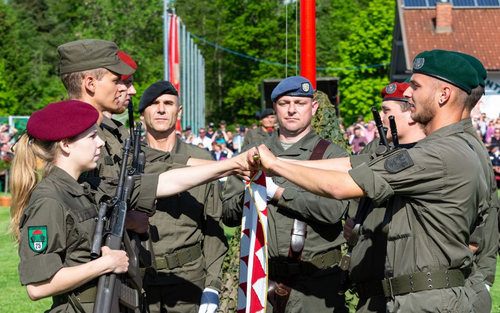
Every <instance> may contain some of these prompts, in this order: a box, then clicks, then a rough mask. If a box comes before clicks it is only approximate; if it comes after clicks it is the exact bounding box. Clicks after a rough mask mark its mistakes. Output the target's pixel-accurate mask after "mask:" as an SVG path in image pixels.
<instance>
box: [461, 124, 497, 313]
mask: <svg viewBox="0 0 500 313" xmlns="http://www.w3.org/2000/svg"><path fill="white" fill-rule="evenodd" d="M462 125H463V126H464V132H465V135H466V136H467V139H468V140H469V141H470V143H471V144H472V145H473V146H474V151H475V152H476V153H477V156H478V160H479V162H480V163H481V168H482V171H483V173H484V177H485V179H486V180H485V182H486V186H487V187H488V189H487V190H486V193H487V194H486V198H487V202H486V204H487V205H485V206H484V207H483V210H482V212H480V213H479V215H480V216H479V219H478V221H477V222H476V225H477V226H476V228H475V230H474V232H473V233H472V234H471V238H470V242H471V243H474V244H477V245H478V246H479V247H478V250H477V251H476V253H475V254H474V256H473V260H474V267H475V271H474V274H473V275H471V277H469V279H468V280H467V282H468V283H469V284H470V285H471V288H473V289H474V290H475V291H476V293H477V296H478V299H477V300H476V302H474V311H475V312H476V313H483V312H485V313H489V312H491V296H490V293H489V291H488V290H487V289H486V286H485V284H488V285H490V286H491V285H493V283H494V281H495V271H496V265H497V253H498V252H497V251H498V250H497V243H498V240H499V238H498V237H499V236H498V194H497V183H496V180H495V174H494V172H493V166H492V165H491V159H490V156H489V154H488V152H487V150H486V147H485V146H484V144H483V142H482V141H481V139H479V137H478V136H477V132H476V129H474V127H473V126H472V120H471V118H465V119H463V120H462Z"/></svg>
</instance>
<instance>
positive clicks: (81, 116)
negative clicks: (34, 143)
mask: <svg viewBox="0 0 500 313" xmlns="http://www.w3.org/2000/svg"><path fill="white" fill-rule="evenodd" d="M98 118H99V112H97V110H96V109H95V108H94V107H93V106H91V105H90V104H88V103H86V102H82V101H78V100H67V101H62V102H56V103H51V104H49V105H48V106H46V107H45V108H44V109H42V110H38V111H36V112H35V113H33V114H32V115H31V117H30V118H29V120H28V124H27V125H26V130H27V131H28V134H29V135H30V136H32V137H35V138H38V139H42V140H48V141H57V140H61V139H64V138H72V137H75V136H77V135H79V134H81V133H83V132H84V131H86V130H87V129H89V128H90V127H91V126H92V125H94V124H95V123H96V122H97V119H98Z"/></svg>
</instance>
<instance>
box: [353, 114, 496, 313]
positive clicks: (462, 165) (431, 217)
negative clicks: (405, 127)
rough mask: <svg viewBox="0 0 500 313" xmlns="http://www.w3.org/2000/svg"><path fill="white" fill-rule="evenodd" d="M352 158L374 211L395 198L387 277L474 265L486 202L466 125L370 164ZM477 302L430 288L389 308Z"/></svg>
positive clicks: (462, 290)
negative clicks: (474, 237)
mask: <svg viewBox="0 0 500 313" xmlns="http://www.w3.org/2000/svg"><path fill="white" fill-rule="evenodd" d="M354 160H355V159H354V158H351V163H352V166H353V169H352V170H350V171H349V174H350V175H351V177H352V178H353V179H354V181H355V182H356V183H357V184H358V185H359V186H360V187H361V189H363V191H364V192H365V193H366V194H367V196H368V197H369V198H371V199H372V200H373V202H374V205H375V206H379V205H381V204H382V203H384V202H385V201H386V200H388V199H390V198H391V197H393V196H394V198H393V200H392V201H393V203H392V204H391V206H390V207H391V208H392V220H391V222H390V223H389V231H388V234H387V241H388V242H387V258H386V262H385V272H384V274H385V277H386V278H390V277H399V276H405V275H411V274H413V273H417V272H424V273H425V272H428V271H435V270H441V271H445V270H448V269H462V270H465V269H467V268H469V267H470V266H471V265H472V253H471V251H470V249H469V247H468V244H469V234H470V231H471V229H473V227H474V224H475V221H476V218H477V215H478V208H480V209H481V208H482V207H483V205H484V201H485V198H484V195H485V191H486V185H485V183H484V179H483V177H482V176H483V175H482V170H481V166H480V164H479V161H478V160H477V155H476V153H475V152H474V150H473V149H472V146H470V143H468V141H467V140H466V139H465V137H464V134H463V126H462V124H461V123H453V124H451V125H448V126H445V127H442V128H440V129H439V130H437V131H435V132H433V133H432V134H430V135H428V136H427V137H426V138H424V139H422V140H421V141H419V142H418V143H417V145H415V147H413V148H412V149H409V150H405V149H399V150H395V151H393V152H390V153H388V154H387V155H384V156H381V157H378V158H376V159H375V160H373V161H371V162H370V163H369V164H366V163H361V164H356V162H355V161H354ZM402 160H406V161H404V162H401V161H402ZM478 173H479V174H478ZM475 299H476V295H475V293H474V292H473V291H472V290H471V289H470V288H467V287H453V288H448V289H435V290H426V291H420V292H415V293H408V294H404V295H396V296H394V297H392V298H388V303H387V311H389V312H407V311H415V312H416V311H419V312H422V311H429V312H450V311H451V312H470V311H471V310H472V306H471V303H473V302H474V301H475Z"/></svg>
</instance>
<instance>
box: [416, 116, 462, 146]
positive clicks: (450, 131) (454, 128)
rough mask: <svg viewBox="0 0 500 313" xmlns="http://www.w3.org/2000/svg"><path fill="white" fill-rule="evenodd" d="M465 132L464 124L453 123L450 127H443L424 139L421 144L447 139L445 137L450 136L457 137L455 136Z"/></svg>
mask: <svg viewBox="0 0 500 313" xmlns="http://www.w3.org/2000/svg"><path fill="white" fill-rule="evenodd" d="M463 132H464V126H463V124H462V122H461V121H460V122H456V123H452V124H450V125H447V126H444V127H441V128H440V129H438V130H436V131H435V132H433V133H432V134H430V135H428V136H427V137H425V138H424V139H422V140H420V142H427V141H430V140H435V139H439V138H445V137H449V136H451V135H455V134H460V133H463Z"/></svg>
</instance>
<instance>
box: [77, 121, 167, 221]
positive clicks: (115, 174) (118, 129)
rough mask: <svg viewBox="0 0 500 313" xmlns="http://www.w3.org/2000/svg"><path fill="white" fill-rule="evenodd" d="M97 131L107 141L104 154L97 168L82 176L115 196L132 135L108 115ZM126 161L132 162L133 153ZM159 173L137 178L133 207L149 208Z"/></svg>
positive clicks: (100, 189) (132, 201) (151, 205)
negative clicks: (127, 142)
mask: <svg viewBox="0 0 500 313" xmlns="http://www.w3.org/2000/svg"><path fill="white" fill-rule="evenodd" d="M97 135H98V136H99V138H101V139H102V140H103V141H104V142H105V145H104V146H103V147H102V148H101V157H100V158H99V160H98V161H97V168H96V169H95V170H94V171H91V172H89V175H88V176H87V177H83V178H81V180H83V181H87V182H89V183H90V184H91V185H92V186H93V187H94V188H96V189H98V190H99V191H101V192H103V193H105V194H107V195H109V196H110V197H112V196H114V195H115V192H116V186H117V185H118V178H119V175H120V165H121V161H122V156H123V146H124V144H125V140H126V139H128V138H129V137H130V136H129V134H128V130H127V128H126V127H125V126H123V124H121V123H120V122H118V121H115V120H111V119H109V118H108V117H106V116H103V121H102V123H101V125H100V127H98V128H97ZM127 163H128V166H130V164H131V163H132V153H130V154H129V157H128V162H127ZM158 173H159V172H156V173H153V174H145V175H141V178H140V179H138V180H136V181H135V186H134V189H133V190H132V194H131V201H130V203H131V207H133V208H136V209H137V210H138V211H143V212H150V210H151V208H152V207H153V204H154V201H155V198H156V189H157V185H158V176H159V174H158Z"/></svg>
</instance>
